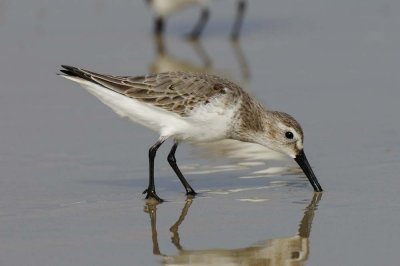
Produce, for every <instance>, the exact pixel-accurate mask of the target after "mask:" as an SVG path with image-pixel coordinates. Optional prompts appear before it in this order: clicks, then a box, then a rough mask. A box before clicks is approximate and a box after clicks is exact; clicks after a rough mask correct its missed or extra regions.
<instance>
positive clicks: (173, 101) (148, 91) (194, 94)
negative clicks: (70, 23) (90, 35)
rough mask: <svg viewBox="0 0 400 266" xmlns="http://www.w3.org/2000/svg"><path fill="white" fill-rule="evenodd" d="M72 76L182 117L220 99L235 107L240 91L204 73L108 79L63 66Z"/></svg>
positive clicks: (224, 80)
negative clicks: (198, 107)
mask: <svg viewBox="0 0 400 266" xmlns="http://www.w3.org/2000/svg"><path fill="white" fill-rule="evenodd" d="M63 67H64V68H66V69H67V71H63V72H64V73H66V74H69V75H71V73H67V72H71V71H73V72H74V74H75V75H76V76H79V77H81V78H84V79H87V80H91V81H92V82H95V83H98V84H100V85H102V86H104V87H106V88H108V89H110V90H113V91H115V92H118V93H121V94H123V95H126V96H127V97H130V98H134V99H137V100H139V101H142V102H146V103H149V104H152V105H154V106H157V107H160V108H163V109H165V110H168V111H171V112H175V113H178V114H180V115H182V116H185V115H187V114H188V112H190V110H192V109H193V108H194V107H195V106H196V105H198V104H202V103H203V104H204V103H208V102H209V100H210V98H213V97H219V96H221V97H222V96H223V97H224V98H223V101H224V102H226V104H234V103H235V102H236V101H235V99H237V96H238V95H240V94H242V93H243V91H242V89H241V88H240V87H239V86H237V85H236V84H234V83H232V82H230V81H228V80H226V79H223V78H220V77H218V76H213V75H209V74H205V73H186V72H165V73H158V74H150V75H147V76H139V77H129V76H111V75H102V74H98V73H94V72H91V71H88V70H84V69H77V68H72V67H67V66H63Z"/></svg>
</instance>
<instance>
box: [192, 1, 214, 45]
mask: <svg viewBox="0 0 400 266" xmlns="http://www.w3.org/2000/svg"><path fill="white" fill-rule="evenodd" d="M209 17H210V10H209V9H208V8H203V10H202V11H201V15H200V19H199V21H198V22H197V24H196V25H195V26H194V28H193V30H192V32H191V33H190V34H189V35H188V38H189V39H191V40H197V39H198V38H199V37H200V35H201V33H202V32H203V29H204V26H205V25H206V23H207V20H208V18H209Z"/></svg>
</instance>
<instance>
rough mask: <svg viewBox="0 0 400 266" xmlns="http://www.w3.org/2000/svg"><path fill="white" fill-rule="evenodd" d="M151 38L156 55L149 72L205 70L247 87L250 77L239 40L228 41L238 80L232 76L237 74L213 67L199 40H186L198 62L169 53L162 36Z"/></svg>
mask: <svg viewBox="0 0 400 266" xmlns="http://www.w3.org/2000/svg"><path fill="white" fill-rule="evenodd" d="M153 38H154V44H155V48H156V49H155V52H156V56H155V59H154V60H153V62H151V64H150V66H149V72H150V73H161V72H169V71H186V72H203V73H204V72H205V73H210V74H213V75H218V76H222V77H225V78H227V79H230V80H234V81H236V82H237V83H238V84H239V85H241V86H243V87H244V88H246V87H247V84H248V82H249V78H250V70H249V66H248V63H247V60H246V57H245V55H244V53H243V51H242V48H241V46H240V42H239V41H231V42H230V45H231V46H232V50H233V54H234V56H235V59H236V61H237V63H238V67H239V72H240V77H241V78H240V79H239V80H237V79H236V80H235V78H234V77H236V76H237V75H234V74H230V73H226V72H224V71H221V70H218V69H215V68H214V67H213V61H212V60H211V58H210V57H209V56H208V54H207V51H206V50H205V49H204V47H203V45H202V44H201V42H200V41H188V42H187V43H188V44H190V45H191V46H192V47H193V49H194V51H195V53H196V55H197V56H198V58H199V59H200V63H196V62H193V61H190V60H187V59H182V58H178V57H176V56H174V55H173V54H172V53H170V52H169V50H168V47H167V45H166V43H165V40H164V37H163V36H157V35H156V36H154V37H153Z"/></svg>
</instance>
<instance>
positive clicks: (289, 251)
mask: <svg viewBox="0 0 400 266" xmlns="http://www.w3.org/2000/svg"><path fill="white" fill-rule="evenodd" d="M321 196H322V193H315V194H314V196H313V198H312V199H311V202H310V203H309V205H308V206H307V207H306V208H305V211H304V215H303V217H302V219H301V221H300V225H299V229H298V233H297V234H296V235H295V236H291V237H284V238H276V239H271V240H265V241H261V242H258V243H257V244H255V245H251V246H249V247H244V248H239V249H209V250H187V249H185V248H184V247H183V246H182V244H181V239H180V236H179V226H180V225H181V224H182V222H183V221H184V219H185V217H186V216H187V215H188V212H189V208H190V206H191V204H192V201H193V199H191V198H188V199H187V201H186V203H185V205H184V207H183V209H182V212H181V214H180V216H179V218H178V220H177V221H176V223H175V224H174V225H173V226H172V227H171V228H170V231H171V233H172V236H171V242H172V243H173V245H174V246H175V247H176V249H177V250H178V253H177V254H176V255H174V256H169V255H165V254H162V253H161V251H160V248H159V245H158V238H157V228H156V225H157V224H156V217H157V205H156V204H152V203H150V202H148V203H147V204H146V206H145V212H147V213H148V214H149V216H150V221H151V231H152V242H153V254H154V255H160V256H162V264H163V265H190V264H196V265H293V266H300V265H304V264H305V262H306V261H307V259H308V257H309V254H310V243H309V237H310V233H311V226H312V221H313V219H314V213H315V211H316V209H317V206H318V203H319V201H320V200H321Z"/></svg>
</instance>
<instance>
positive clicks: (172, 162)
mask: <svg viewBox="0 0 400 266" xmlns="http://www.w3.org/2000/svg"><path fill="white" fill-rule="evenodd" d="M177 148H178V142H175V143H174V146H172V149H171V151H170V152H169V154H168V162H169V164H170V165H171V167H172V169H174V171H175V174H176V175H177V176H178V178H179V180H180V181H181V183H182V185H183V186H184V187H185V189H186V195H192V196H194V195H196V192H195V191H194V190H193V188H192V187H191V186H190V185H189V183H188V181H186V179H185V177H184V176H183V174H182V172H181V170H179V168H178V165H177V164H176V159H175V152H176V149H177Z"/></svg>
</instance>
